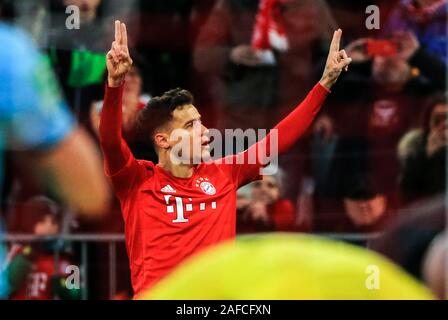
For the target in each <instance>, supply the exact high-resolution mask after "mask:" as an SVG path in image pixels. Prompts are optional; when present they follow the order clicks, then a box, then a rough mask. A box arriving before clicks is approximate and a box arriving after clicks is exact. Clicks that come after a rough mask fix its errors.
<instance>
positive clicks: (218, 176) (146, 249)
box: [110, 157, 260, 294]
mask: <svg viewBox="0 0 448 320" xmlns="http://www.w3.org/2000/svg"><path fill="white" fill-rule="evenodd" d="M259 169H260V166H259V165H248V164H241V165H228V164H216V163H209V164H206V163H202V164H200V165H198V166H197V167H195V169H194V173H193V175H192V176H191V177H190V178H187V179H183V178H176V177H173V176H172V175H171V174H170V173H169V172H167V171H165V170H164V169H163V168H161V167H160V166H158V165H154V164H153V163H152V162H149V161H140V160H138V161H136V160H135V159H134V158H133V157H130V159H129V161H128V163H127V164H126V166H125V167H124V168H123V169H122V170H120V171H119V172H118V173H116V174H113V175H110V178H111V180H112V184H113V187H114V190H115V192H116V195H117V196H118V198H119V200H120V203H121V209H122V213H123V217H124V220H125V237H126V246H127V250H128V255H129V260H130V267H131V275H132V285H133V288H134V292H135V294H138V293H139V292H140V291H141V290H143V289H146V288H148V287H150V286H152V285H153V284H154V283H155V282H156V281H157V280H159V279H161V278H162V277H163V276H165V275H166V274H167V273H169V272H170V271H171V270H172V269H173V268H174V267H175V266H177V265H178V264H179V263H180V262H181V261H183V260H184V259H185V258H186V257H188V256H190V255H191V254H193V253H196V252H198V251H199V250H201V249H203V248H205V247H207V246H210V245H212V244H216V243H219V242H221V241H223V240H227V239H233V238H235V226H236V223H235V219H236V215H235V212H236V190H237V188H238V187H239V186H241V185H242V184H245V183H248V182H250V181H252V180H255V179H258V178H259V177H260V175H259Z"/></svg>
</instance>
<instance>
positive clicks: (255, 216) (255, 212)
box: [247, 201, 270, 223]
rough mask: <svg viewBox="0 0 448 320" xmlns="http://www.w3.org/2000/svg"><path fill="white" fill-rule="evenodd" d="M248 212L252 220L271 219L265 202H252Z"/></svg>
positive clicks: (267, 220) (264, 220) (262, 220)
mask: <svg viewBox="0 0 448 320" xmlns="http://www.w3.org/2000/svg"><path fill="white" fill-rule="evenodd" d="M247 212H248V214H249V215H250V217H251V220H253V221H255V222H263V223H268V222H269V221H270V219H269V213H268V210H267V205H266V203H265V202H262V201H254V202H252V203H250V204H249V206H248V208H247Z"/></svg>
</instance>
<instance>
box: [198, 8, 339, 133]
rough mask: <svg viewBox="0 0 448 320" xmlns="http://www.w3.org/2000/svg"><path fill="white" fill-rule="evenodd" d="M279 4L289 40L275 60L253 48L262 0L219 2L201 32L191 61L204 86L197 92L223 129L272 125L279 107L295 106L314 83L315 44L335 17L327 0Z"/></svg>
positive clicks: (327, 33)
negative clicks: (266, 58) (258, 10)
mask: <svg viewBox="0 0 448 320" xmlns="http://www.w3.org/2000/svg"><path fill="white" fill-rule="evenodd" d="M275 3H276V4H275V5H274V9H273V10H274V11H275V12H274V13H273V14H277V16H278V17H277V18H278V20H284V23H283V25H284V29H285V35H286V37H287V38H288V42H289V49H288V50H287V51H285V52H282V53H278V52H276V53H275V57H274V59H275V61H276V62H275V63H274V62H272V61H271V62H268V61H265V60H262V59H261V58H260V57H259V56H257V53H256V50H255V49H254V48H253V47H252V46H251V38H252V35H253V32H254V26H255V17H256V14H257V8H258V6H259V1H258V0H250V1H236V0H220V1H218V2H217V4H216V6H215V8H214V9H213V11H212V12H211V14H210V17H209V19H208V20H207V22H206V24H205V25H204V26H203V27H202V30H201V32H200V33H199V35H198V38H197V41H196V44H195V47H194V50H193V63H194V68H195V71H196V72H197V73H198V75H197V77H198V78H202V82H201V83H202V88H201V92H197V95H198V99H199V100H201V99H206V101H207V104H208V105H209V107H210V108H214V109H216V110H217V111H218V112H217V127H218V128H220V129H224V128H242V129H245V128H270V127H272V125H273V123H275V122H276V121H277V120H278V119H279V118H280V117H281V115H280V114H281V113H282V111H281V109H282V108H283V107H285V108H289V107H290V106H291V105H294V103H296V100H297V97H298V96H299V97H301V96H303V95H304V94H305V92H306V90H307V88H308V87H309V86H310V84H311V82H310V81H311V79H310V76H311V71H312V69H311V65H312V57H313V48H314V47H319V46H321V41H323V40H324V39H328V38H329V37H330V36H331V30H334V28H335V23H334V21H333V18H332V16H331V14H330V12H329V10H328V8H327V7H326V4H325V2H324V1H308V0H290V1H289V0H288V1H275ZM318 17H323V18H318ZM254 92H257V94H253V93H254ZM204 95H207V97H206V98H204ZM286 106H287V107H286ZM283 112H284V113H286V112H287V111H286V110H283ZM248 114H250V115H251V116H250V117H247V115H248Z"/></svg>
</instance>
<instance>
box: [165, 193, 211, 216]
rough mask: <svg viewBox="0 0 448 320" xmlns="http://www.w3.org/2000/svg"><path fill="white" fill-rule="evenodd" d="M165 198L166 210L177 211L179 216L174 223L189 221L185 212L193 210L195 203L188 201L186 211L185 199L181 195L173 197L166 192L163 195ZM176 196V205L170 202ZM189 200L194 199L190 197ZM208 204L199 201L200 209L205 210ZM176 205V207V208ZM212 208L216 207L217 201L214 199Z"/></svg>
mask: <svg viewBox="0 0 448 320" xmlns="http://www.w3.org/2000/svg"><path fill="white" fill-rule="evenodd" d="M163 197H164V198H165V203H166V204H167V206H166V212H167V213H174V211H176V213H177V217H176V219H174V220H173V222H174V223H182V222H188V219H187V218H185V216H184V212H192V211H193V204H192V203H186V204H185V211H184V201H183V199H182V198H181V197H173V195H171V194H166V195H164V196H163ZM172 197H173V198H174V202H175V206H174V205H172V204H170V199H171V198H172ZM188 201H189V202H191V201H192V199H191V198H188ZM206 206H207V203H205V202H201V203H199V211H205V208H206ZM174 207H176V209H174ZM211 208H212V209H216V201H213V202H212V203H211Z"/></svg>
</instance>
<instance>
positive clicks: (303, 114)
mask: <svg viewBox="0 0 448 320" xmlns="http://www.w3.org/2000/svg"><path fill="white" fill-rule="evenodd" d="M341 35H342V30H341V29H338V30H336V31H335V32H334V34H333V39H332V41H331V45H330V50H329V53H328V57H327V62H326V64H325V69H324V71H323V74H322V78H321V79H320V81H319V83H317V84H316V85H315V86H314V88H313V89H312V90H311V91H310V92H309V93H308V95H307V96H306V98H305V99H304V100H303V101H302V102H301V103H300V104H299V105H298V106H297V107H296V108H295V109H294V110H293V111H292V112H291V113H290V114H289V115H288V116H286V117H285V118H284V119H283V120H282V121H281V122H280V123H279V124H277V125H276V126H275V127H274V129H273V130H277V134H278V145H277V152H278V153H279V154H281V153H284V152H286V151H287V150H288V149H289V148H290V147H291V146H292V145H293V144H294V143H295V142H296V141H297V140H298V139H299V138H300V137H301V136H302V135H303V134H304V133H305V131H306V130H307V129H308V127H309V126H310V125H311V123H312V121H313V119H314V117H315V116H316V114H317V113H318V112H319V110H320V108H321V106H322V105H323V103H324V101H325V98H326V97H327V95H328V94H329V93H330V89H331V87H332V86H333V85H334V84H335V83H336V81H337V79H338V78H339V75H340V74H341V73H342V71H343V70H345V71H347V70H348V65H349V64H350V62H351V61H352V59H351V58H349V57H348V56H347V53H346V52H345V50H339V43H340V41H341ZM270 140H271V133H269V134H268V135H267V136H266V137H265V138H264V139H262V140H261V141H260V142H258V143H256V144H254V145H253V146H251V147H250V148H249V149H251V148H257V149H258V148H263V149H264V150H261V151H264V152H260V150H258V152H259V153H258V154H263V155H266V156H269V155H270V153H271V143H270Z"/></svg>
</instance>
